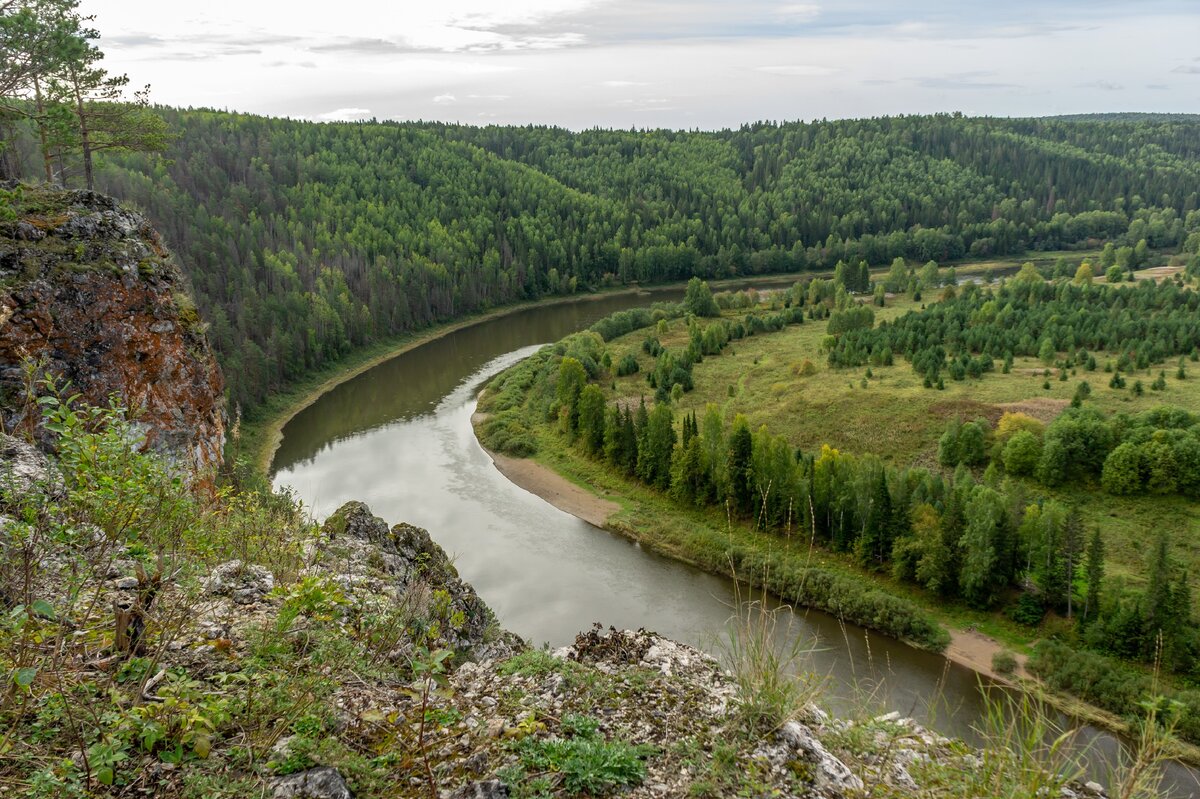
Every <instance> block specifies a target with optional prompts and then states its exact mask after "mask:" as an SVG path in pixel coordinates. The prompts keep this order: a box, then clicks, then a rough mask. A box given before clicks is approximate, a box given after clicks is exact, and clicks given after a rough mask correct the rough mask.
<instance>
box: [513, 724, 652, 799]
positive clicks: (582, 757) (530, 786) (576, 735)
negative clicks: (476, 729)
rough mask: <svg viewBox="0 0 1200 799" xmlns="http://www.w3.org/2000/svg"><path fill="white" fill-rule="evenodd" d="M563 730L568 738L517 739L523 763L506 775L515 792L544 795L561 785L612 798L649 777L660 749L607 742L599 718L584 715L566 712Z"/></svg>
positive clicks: (568, 791) (575, 791)
mask: <svg viewBox="0 0 1200 799" xmlns="http://www.w3.org/2000/svg"><path fill="white" fill-rule="evenodd" d="M560 728H561V731H562V733H563V734H564V735H565V736H566V737H559V736H550V737H547V738H539V737H535V736H527V737H523V738H521V739H520V740H519V741H518V742H517V744H516V745H515V747H514V749H515V751H516V755H517V759H518V765H517V766H515V767H512V768H509V769H505V770H504V771H503V772H502V773H501V774H500V776H501V778H502V779H503V780H504V782H505V783H506V784H507V785H508V786H509V788H510V790H511V791H512V793H513V795H514V796H517V797H531V798H532V797H537V796H544V795H548V794H550V793H551V792H553V789H554V787H556V786H561V788H562V790H563V791H565V794H566V795H568V796H575V795H579V794H586V795H588V796H607V795H610V794H613V793H616V792H617V791H619V790H621V789H622V788H627V787H631V786H635V785H640V784H641V783H642V780H644V779H645V777H646V764H645V760H646V758H648V757H650V756H651V755H653V754H654V753H655V751H656V750H655V749H654V747H650V746H646V745H637V746H635V745H632V744H629V743H626V742H624V741H619V740H616V741H607V740H605V739H604V737H603V735H601V733H600V731H599V729H600V724H599V722H598V721H597V720H595V719H592V718H589V717H586V716H580V715H578V714H567V715H565V716H564V717H563V719H562V721H561V723H560Z"/></svg>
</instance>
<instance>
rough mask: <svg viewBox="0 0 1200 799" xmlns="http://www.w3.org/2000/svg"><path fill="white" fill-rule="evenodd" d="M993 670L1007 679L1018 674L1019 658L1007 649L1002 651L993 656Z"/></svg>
mask: <svg viewBox="0 0 1200 799" xmlns="http://www.w3.org/2000/svg"><path fill="white" fill-rule="evenodd" d="M992 670H993V671H995V672H996V673H997V674H1000V675H1002V676H1005V677H1011V676H1012V675H1014V674H1016V673H1017V656H1016V655H1014V654H1013V653H1012V652H1009V651H1008V650H1007V649H1001V650H1000V651H999V652H997V653H996V654H994V655H992Z"/></svg>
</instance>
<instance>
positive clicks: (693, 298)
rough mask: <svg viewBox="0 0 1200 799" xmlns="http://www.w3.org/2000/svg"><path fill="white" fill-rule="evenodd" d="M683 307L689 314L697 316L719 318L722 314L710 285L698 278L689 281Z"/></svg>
mask: <svg viewBox="0 0 1200 799" xmlns="http://www.w3.org/2000/svg"><path fill="white" fill-rule="evenodd" d="M683 307H684V309H685V310H686V311H687V312H688V313H690V314H693V315H695V316H719V315H720V313H721V309H720V308H718V307H717V303H716V302H715V301H714V300H713V296H712V292H711V291H710V290H709V288H708V283H705V282H704V281H703V280H701V279H700V278H698V277H693V278H692V279H691V280H689V281H688V284H687V291H686V293H685V294H684V297H683Z"/></svg>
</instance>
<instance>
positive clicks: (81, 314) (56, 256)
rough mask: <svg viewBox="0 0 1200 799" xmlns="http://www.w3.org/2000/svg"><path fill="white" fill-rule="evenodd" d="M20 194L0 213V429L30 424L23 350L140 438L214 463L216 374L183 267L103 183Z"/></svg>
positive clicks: (173, 453) (219, 430) (221, 411)
mask: <svg viewBox="0 0 1200 799" xmlns="http://www.w3.org/2000/svg"><path fill="white" fill-rule="evenodd" d="M21 194H22V199H21V200H20V201H18V204H17V219H16V220H15V221H12V222H7V223H0V392H2V399H3V401H2V402H0V406H2V408H0V411H2V413H0V415H2V421H3V424H4V429H5V430H9V431H15V430H34V429H35V428H36V425H37V422H38V418H37V413H38V411H37V409H36V407H34V406H31V405H30V403H28V402H26V401H24V399H23V398H24V395H25V381H26V379H27V378H26V369H25V366H24V364H25V363H27V362H29V361H30V360H32V361H33V362H35V363H37V364H38V365H39V369H40V370H41V371H42V372H44V373H46V374H49V375H51V376H53V377H54V378H55V379H56V380H57V381H58V382H59V383H60V384H63V383H69V386H70V388H69V392H70V393H79V394H81V395H82V398H83V399H84V400H85V401H86V402H88V403H90V404H94V405H103V404H107V403H108V401H109V398H110V397H115V398H116V400H117V401H118V402H119V403H120V404H121V405H122V406H124V407H126V408H128V409H129V410H130V411H131V412H132V413H133V414H134V416H135V420H136V422H137V424H138V425H139V426H140V427H141V429H142V430H143V432H144V434H145V439H146V446H147V447H149V448H151V449H153V450H155V451H158V452H162V453H165V454H167V455H168V456H170V457H171V458H172V459H174V460H176V461H177V462H180V463H181V464H186V465H187V466H189V467H193V468H197V469H200V470H208V469H211V468H213V467H215V466H217V465H219V464H220V462H221V457H222V450H223V447H224V441H225V428H226V414H225V400H224V378H223V377H222V374H221V370H220V368H219V367H218V366H217V363H216V360H215V359H214V358H213V354H212V350H211V348H210V346H209V343H208V341H207V338H206V337H205V335H204V330H203V326H202V325H201V324H200V323H199V322H198V320H197V319H196V317H195V315H194V313H189V310H188V309H187V308H181V307H180V297H186V291H185V288H184V278H183V276H182V274H181V272H180V271H179V269H178V267H177V266H176V265H175V264H174V263H173V262H172V260H171V258H170V256H169V254H167V251H166V249H165V248H164V247H163V245H162V242H161V241H160V239H159V236H158V234H157V233H156V232H155V231H154V230H153V228H151V227H150V225H149V224H148V223H147V222H146V220H145V219H144V218H142V217H141V216H140V215H138V214H136V213H134V212H132V211H129V210H127V209H124V208H122V207H120V206H119V205H118V204H117V203H116V202H115V201H114V200H112V199H110V198H108V197H105V196H103V195H99V194H95V193H91V192H54V191H48V190H43V189H31V188H28V187H24V188H23V189H22V190H21ZM35 219H36V220H37V223H34V222H33V221H32V220H35ZM48 220H53V221H54V223H55V224H53V225H48V224H47V221H48Z"/></svg>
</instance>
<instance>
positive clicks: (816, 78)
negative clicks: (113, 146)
mask: <svg viewBox="0 0 1200 799" xmlns="http://www.w3.org/2000/svg"><path fill="white" fill-rule="evenodd" d="M83 8H84V10H85V11H86V12H88V13H92V14H95V16H96V20H95V24H96V27H98V28H99V29H100V31H101V33H102V35H103V39H102V41H101V46H102V47H103V49H104V50H105V52H106V53H107V61H106V63H107V66H108V68H109V69H110V71H113V72H127V73H128V74H129V76H130V78H131V80H132V81H133V83H134V84H135V85H139V86H140V85H142V84H145V83H150V84H152V87H153V92H152V97H153V99H154V100H155V101H157V102H161V103H166V104H170V105H179V106H207V107H215V108H226V109H230V110H238V111H249V112H254V113H262V114H271V115H277V116H289V117H302V118H308V119H318V120H340V119H366V118H371V117H376V118H379V119H440V120H448V121H461V122H468V123H474V124H487V123H493V122H494V123H505V124H508V123H513V124H526V123H548V124H555V125H563V126H566V127H571V128H576V129H578V128H587V127H594V126H602V127H623V128H628V127H631V126H637V127H672V128H719V127H728V126H736V125H738V124H740V123H742V122H747V121H755V120H763V119H770V120H785V119H815V118H821V117H829V118H835V117H861V116H877V115H882V114H900V113H927V112H934V111H963V112H964V113H968V114H992V115H1002V116H1025V115H1046V114H1065V113H1080V112H1092V111H1174V112H1200V2H1198V0H1120V1H1118V0H1112V1H1110V0H1065V1H1064V0H1040V1H1039V0H989V2H976V1H975V0H919V1H918V0H913V1H912V2H897V1H896V0H817V1H816V2H789V0H741V1H740V2H715V1H709V0H419V1H418V0H340V1H339V2H333V3H312V2H295V1H294V0H293V2H286V3H285V2H275V1H274V0H267V1H264V0H206V2H203V3H179V2H174V0H83Z"/></svg>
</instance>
